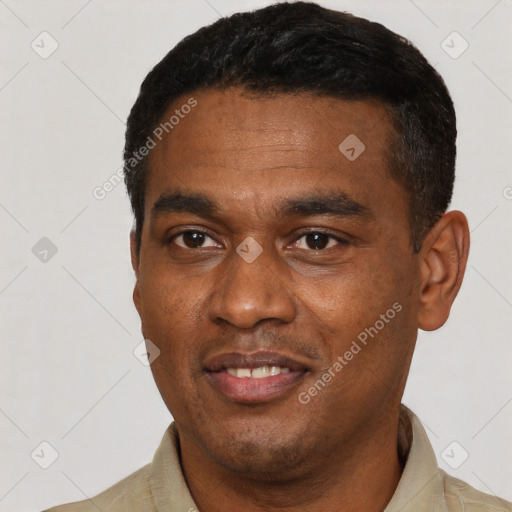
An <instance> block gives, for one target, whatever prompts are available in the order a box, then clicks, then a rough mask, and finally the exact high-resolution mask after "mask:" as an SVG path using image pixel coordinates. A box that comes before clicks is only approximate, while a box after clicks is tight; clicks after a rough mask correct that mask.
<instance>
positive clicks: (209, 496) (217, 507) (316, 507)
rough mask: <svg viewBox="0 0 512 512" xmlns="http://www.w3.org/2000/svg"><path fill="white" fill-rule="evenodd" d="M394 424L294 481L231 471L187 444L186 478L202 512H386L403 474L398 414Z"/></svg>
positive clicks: (310, 466) (367, 435)
mask: <svg viewBox="0 0 512 512" xmlns="http://www.w3.org/2000/svg"><path fill="white" fill-rule="evenodd" d="M390 420H391V421H388V422H386V423H384V424H380V425H379V428H378V429H377V430H375V429H374V430H373V431H372V433H369V432H367V431H365V432H364V433H361V434H360V435H358V436H357V439H351V440H350V442H349V443H346V446H340V448H339V449H338V450H337V451H336V452H334V453H333V452H331V453H330V454H329V455H328V456H324V457H318V456H317V459H319V460H317V461H314V462H313V463H311V464H307V465H308V470H307V471H301V467H298V468H296V469H297V471H296V472H295V474H293V475H292V474H290V475H289V478H285V475H282V474H281V475H280V478H279V481H277V479H272V477H267V478H266V479H263V478H254V477H253V476H247V475H241V474H239V473H234V472H232V471H229V470H227V469H226V468H224V467H222V466H219V465H218V464H216V463H215V462H214V461H212V459H211V458H210V457H209V456H208V455H207V454H205V453H204V452H203V451H202V450H200V449H197V447H196V446H194V445H192V444H189V443H187V442H186V440H185V439H184V440H183V441H184V442H182V447H181V454H182V465H183V470H184V474H185V478H186V480H187V483H188V486H189V489H190V491H191V494H192V496H193V498H194V501H195V503H196V504H197V506H198V508H199V510H201V512H203V511H204V512H221V511H225V510H244V511H245V512H263V511H266V512H269V511H270V512H272V511H279V512H291V511H296V510H304V509H305V508H306V507H307V510H308V511H310V512H320V511H321V512H338V511H339V510H343V511H344V512H356V511H361V510H365V511H367V512H382V511H383V510H384V509H385V508H386V505H387V504H388V503H389V501H390V500H391V498H392V496H393V494H394V492H395V490H396V487H397V485H398V482H399V480H400V477H401V473H402V469H403V468H402V465H401V462H400V460H399V456H398V449H397V439H398V420H397V417H396V415H395V416H394V419H391V418H390ZM301 466H302V465H301ZM304 466H306V464H304Z"/></svg>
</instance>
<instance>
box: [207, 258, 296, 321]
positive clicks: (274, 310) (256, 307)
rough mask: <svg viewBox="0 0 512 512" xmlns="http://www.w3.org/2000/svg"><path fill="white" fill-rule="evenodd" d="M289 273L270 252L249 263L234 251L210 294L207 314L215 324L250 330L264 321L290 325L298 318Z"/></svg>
mask: <svg viewBox="0 0 512 512" xmlns="http://www.w3.org/2000/svg"><path fill="white" fill-rule="evenodd" d="M286 275H287V273H286V271H284V272H283V269H282V268H281V269H279V262H278V261H276V257H274V256H273V255H272V254H271V253H270V251H265V250H264V251H263V252H262V253H261V254H260V255H259V256H258V257H257V258H256V260H254V261H252V262H251V263H249V262H248V261H246V260H245V259H244V258H242V257H241V256H240V255H239V254H238V253H237V252H235V251H233V253H232V254H230V255H229V256H228V257H227V259H226V260H225V261H224V268H223V273H222V275H221V276H219V280H218V282H217V284H216V286H215V288H214V291H213V293H212V294H211V295H210V301H209V305H208V311H209V315H210V319H211V320H212V321H213V322H215V323H219V322H229V323H230V324H232V325H234V326H236V327H238V328H241V329H250V328H252V327H255V326H256V324H258V323H259V322H261V321H263V320H278V321H279V322H281V323H290V322H292V321H293V319H294V318H295V315H296V308H295V305H294V302H293V294H292V293H291V291H290V288H289V285H288V283H287V278H286Z"/></svg>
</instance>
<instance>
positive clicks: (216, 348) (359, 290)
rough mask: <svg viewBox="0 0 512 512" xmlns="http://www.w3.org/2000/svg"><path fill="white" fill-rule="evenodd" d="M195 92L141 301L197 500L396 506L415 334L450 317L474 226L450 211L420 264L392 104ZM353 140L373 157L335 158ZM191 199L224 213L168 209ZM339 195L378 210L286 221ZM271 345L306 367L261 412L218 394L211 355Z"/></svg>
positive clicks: (266, 505)
mask: <svg viewBox="0 0 512 512" xmlns="http://www.w3.org/2000/svg"><path fill="white" fill-rule="evenodd" d="M193 97H194V98H195V99H196V100H197V102H198V103H197V106H196V107H195V108H194V109H192V111H191V112H190V113H189V114H188V115H187V116H186V117H185V118H184V119H182V120H181V121H180V123H179V124H178V125H177V126H176V127H175V128H174V129H173V130H172V131H171V132H170V133H169V134H168V135H167V136H166V137H164V138H163V139H162V141H161V143H159V144H158V145H157V147H155V148H154V149H153V150H152V152H151V154H150V155H149V168H150V174H149V181H148V184H147V189H146V196H145V197H146V208H145V221H144V225H143V231H142V243H141V247H140V252H139V251H138V250H137V244H136V240H135V236H134V234H133V233H132V237H131V245H132V262H133V267H134V270H135V274H136V285H135V290H134V302H135V306H136V308H137V310H138V312H139V314H140V317H141V320H142V331H143V334H144V337H145V338H148V339H150V340H151V341H152V342H153V343H155V344H156V345H157V346H158V347H159V349H160V351H161V353H160V356H159V357H158V358H157V359H156V360H155V361H154V362H153V364H152V366H151V367H152V372H153V375H154V378H155V381H156V384H157V386H158V388H159V390H160V392H161V395H162V397H163V399H164V401H165V403H166V405H167V407H168V408H169V410H170V412H171V413H172V415H173V417H174V420H175V421H176V424H177V426H178V429H179V433H180V443H181V462H182V466H183V471H184V474H185V477H186V479H187V483H188V485H189V488H190V490H191V493H192V496H193V498H194V500H195V502H196V504H197V506H198V508H199V509H200V510H201V511H202V512H216V511H221V510H246V511H249V512H252V511H263V510H266V511H269V510H270V511H272V510H280V511H281V512H284V511H291V510H303V509H307V510H308V511H312V512H315V511H323V512H329V511H339V510H344V511H356V510H357V511H360V510H366V511H382V510H383V509H384V508H385V506H386V504H387V503H388V502H389V500H390V499H391V497H392V495H393V493H394V491H395V489H396V486H397V484H398V481H399V479H400V475H401V472H402V467H401V465H400V462H399V459H398V456H397V429H398V417H399V407H400V400H401V397H402V393H403V390H404V386H405V382H406V379H407V374H408V371H409V366H410V362H411V358H412V354H413V350H414V345H415V341H416V336H417V330H418V328H421V329H424V330H433V329H437V328H439V327H440V326H442V325H443V324H444V322H445V321H446V319H447V318H448V315H449V311H450V308H451V305H452V302H453V300H454V299H455V296H456V294H457V292H458V290H459V287H460V285H461V281H462V277H463V274H464V269H465V264H466V260H467V254H468V247H469V232H468V226H467V221H466V218H465V217H464V215H463V214H462V213H460V212H456V211H453V212H449V213H446V214H444V216H443V217H442V218H441V219H440V220H439V221H438V223H437V224H436V225H435V226H434V227H433V228H432V230H431V231H430V233H429V234H428V235H427V236H426V238H425V240H424V241H423V245H422V249H421V251H420V252H419V253H417V254H415V253H414V252H413V250H412V246H411V240H410V227H409V224H408V206H407V204H408V203H407V201H408V196H407V192H406V191H405V190H404V189H403V188H402V187H401V186H400V185H399V184H398V183H396V182H395V181H394V180H393V179H391V178H390V176H389V174H388V171H387V157H388V154H387V151H388V147H389V141H390V140H391V137H392V135H393V133H392V131H391V130H392V128H391V124H390V122H389V120H388V117H387V115H386V110H385V108H384V107H383V106H381V105H379V104H378V103H375V102H369V101H361V102H343V101H340V100H336V99H331V98H319V97H313V96H310V95H307V94H301V95H294V96H291V95H278V96H275V97H273V98H267V99H262V98H259V99H254V98H250V97H248V96H247V95H246V94H242V92H241V91H239V90H236V89H230V90H227V91H212V90H207V91H196V92H195V93H194V94H193ZM187 99H188V96H187V97H183V98H180V99H179V100H177V101H176V102H174V104H173V105H171V107H170V108H169V113H172V112H173V110H174V109H176V108H179V107H180V105H182V104H184V103H185V102H186V101H187ZM165 117H166V116H164V118H165ZM350 134H356V135H357V137H358V138H359V139H360V140H361V141H363V143H364V144H365V150H364V152H363V153H361V155H360V156H359V157H358V158H357V159H356V160H354V161H349V160H348V159H347V158H346V157H345V156H344V155H343V154H342V153H341V152H340V150H339V149H338V145H339V144H340V143H341V142H342V141H343V140H344V139H345V138H346V137H347V136H348V135H350ZM177 190H179V191H180V192H181V193H188V194H203V195H205V196H207V198H209V199H210V200H211V201H215V202H216V203H218V205H219V211H218V213H217V214H216V215H215V217H206V216H204V215H202V214H197V213H191V212H172V211H159V212H155V211H154V210H153V205H154V204H155V203H156V201H157V200H158V199H159V198H160V197H161V196H163V195H167V194H170V193H172V192H176V191H177ZM334 192H336V193H343V194H345V195H346V196H348V197H350V199H351V200H352V201H355V202H357V203H359V204H360V205H362V206H364V207H365V212H366V214H364V215H344V216H335V215H333V214H328V213H320V214H311V213H308V214H304V213H301V214H289V213H288V214H282V213H280V212H279V206H280V205H281V204H282V202H283V201H285V200H287V199H290V198H297V197H304V196H307V195H310V194H315V195H317V196H320V197H327V196H330V195H332V194H333V193H334ZM186 229H188V230H199V231H203V232H205V233H206V234H207V236H206V237H204V239H203V241H200V242H199V247H197V246H194V244H192V247H190V237H188V235H187V237H188V238H187V237H184V236H182V235H180V234H179V233H180V232H183V231H184V230H186ZM305 231H314V232H320V233H327V234H328V235H332V236H334V237H338V238H339V239H342V240H346V242H345V243H342V242H339V241H337V239H336V238H322V237H320V238H321V240H323V242H324V246H325V248H319V249H318V248H317V249H315V248H314V247H317V246H316V245H315V244H314V242H311V237H309V238H307V237H306V236H305ZM248 236H250V237H252V238H253V239H254V240H256V241H257V242H258V244H259V245H260V246H261V248H262V253H261V255H260V256H258V257H257V259H256V260H255V261H254V262H252V263H247V262H246V261H245V260H244V259H243V258H242V257H240V256H239V254H238V253H237V252H236V248H237V247H238V246H239V245H240V244H241V243H242V241H244V239H245V238H246V237H248ZM187 242H188V244H187ZM201 244H203V245H202V246H201ZM322 247H323V246H322ZM395 303H398V304H400V305H401V306H402V309H401V311H400V312H399V313H397V314H396V316H394V318H393V319H392V320H390V321H389V322H388V323H386V324H385V326H384V328H382V329H381V330H379V332H378V334H377V335H376V336H375V337H374V338H372V339H371V340H370V341H369V342H368V344H367V345H366V346H364V347H363V348H362V350H361V351H360V352H359V353H358V354H357V355H355V356H354V358H353V359H352V360H351V361H350V362H348V364H346V366H344V367H343V369H342V370H341V371H340V372H338V373H336V375H335V376H334V377H333V378H332V380H331V381H330V382H329V384H328V385H327V386H325V387H324V388H323V389H322V390H321V391H319V392H318V393H317V395H316V396H314V397H312V398H311V400H310V402H309V403H307V404H303V403H301V402H300V401H299V400H298V395H299V393H301V392H307V390H308V389H309V388H310V387H311V386H312V385H313V384H314V383H315V382H316V381H318V379H321V376H322V374H323V373H325V371H326V370H328V369H329V368H330V367H332V365H333V363H334V362H335V361H336V360H337V358H338V356H340V355H343V354H344V353H345V352H346V351H347V350H348V349H349V348H350V346H351V343H352V342H353V340H356V339H357V336H358V334H359V333H361V332H362V331H364V329H365V328H368V327H370V326H374V325H375V323H376V321H377V320H379V318H380V315H381V314H385V313H386V311H387V310H389V309H390V308H392V305H393V304H395ZM257 349H271V350H277V351H279V353H281V354H284V355H286V356H289V357H292V358H294V359H295V360H297V361H299V362H300V363H301V364H303V365H304V366H306V367H307V368H308V371H307V372H306V373H305V374H304V375H303V376H302V378H301V379H300V381H299V382H298V383H297V385H296V386H294V387H293V388H292V389H290V390H288V391H286V392H284V393H282V394H280V395H278V396H277V397H276V398H274V399H271V400H268V401H266V402H262V403H255V404H247V403H239V402H237V401H234V400H231V399H229V398H227V397H226V396H224V395H223V394H221V393H219V391H217V389H216V388H214V386H212V383H211V379H210V378H209V376H208V375H207V373H206V372H205V371H204V365H205V361H206V360H207V359H208V358H211V357H213V356H216V355H218V354H220V353H223V352H234V351H243V352H244V351H246V352H247V351H249V352H250V351H254V350H257Z"/></svg>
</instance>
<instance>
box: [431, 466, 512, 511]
mask: <svg viewBox="0 0 512 512" xmlns="http://www.w3.org/2000/svg"><path fill="white" fill-rule="evenodd" d="M440 473H441V474H442V475H443V477H444V489H445V499H446V502H447V504H448V510H450V511H454V512H458V511H461V512H462V511H464V512H484V511H485V512H512V503H510V502H508V501H506V500H503V499H501V498H498V497H496V496H492V495H491V494H486V493H485V492H481V491H477V490H476V489H475V488H474V487H471V486H470V485H469V484H467V483H466V482H463V481H462V480H459V479H458V478H455V477H453V476H451V475H449V474H448V473H446V472H445V471H443V470H440Z"/></svg>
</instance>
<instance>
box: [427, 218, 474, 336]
mask: <svg viewBox="0 0 512 512" xmlns="http://www.w3.org/2000/svg"><path fill="white" fill-rule="evenodd" d="M468 253H469V227H468V221H467V219H466V216H465V215H464V214H463V213H462V212H459V211H452V212H447V213H445V214H444V215H443V216H442V217H441V218H440V219H439V221H438V222H437V223H436V224H435V226H434V227H433V228H432V229H431V230H430V232H429V233H428V234H427V236H426V237H425V239H424V241H423V244H422V248H421V250H420V276H421V285H420V307H419V311H418V327H419V328H420V329H423V330H424V331H434V330H435V329H439V327H441V326H442V325H443V324H444V323H445V322H446V320H447V319H448V316H449V314H450V309H451V307H452V304H453V301H454V300H455V297H456V296H457V293H458V292H459V289H460V286H461V284H462V278H463V277H464V271H465V270H466V263H467V260H468Z"/></svg>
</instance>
